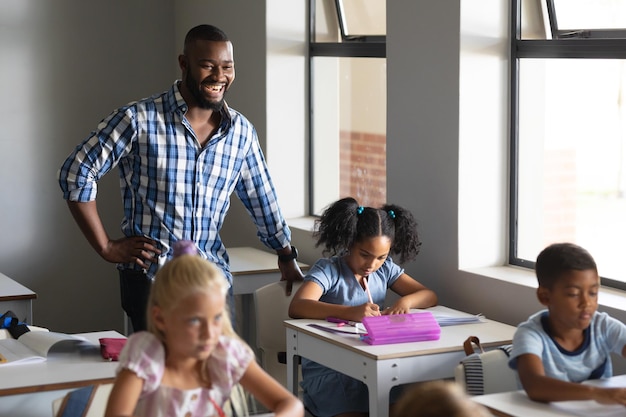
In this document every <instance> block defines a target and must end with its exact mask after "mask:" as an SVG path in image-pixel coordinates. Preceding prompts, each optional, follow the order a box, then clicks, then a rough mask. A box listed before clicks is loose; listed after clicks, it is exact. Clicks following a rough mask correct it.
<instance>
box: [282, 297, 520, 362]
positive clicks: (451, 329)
mask: <svg viewBox="0 0 626 417" xmlns="http://www.w3.org/2000/svg"><path fill="white" fill-rule="evenodd" d="M427 310H428V311H433V312H438V313H441V314H445V315H457V316H461V317H462V316H464V315H465V316H467V315H468V314H467V313H463V312H460V311H458V310H453V309H451V308H448V307H443V306H435V307H432V308H429V309H427ZM416 311H419V310H416ZM311 323H313V324H321V325H324V326H328V327H331V328H337V327H336V325H335V324H333V323H328V322H326V321H324V320H309V319H295V320H286V321H285V327H287V328H291V329H294V330H297V331H300V332H304V333H306V334H309V335H312V336H314V337H318V338H320V339H324V340H326V341H327V342H328V343H331V344H333V345H337V346H340V347H343V348H345V349H349V350H352V351H354V352H356V353H358V354H360V355H363V356H365V357H369V358H371V359H374V360H384V359H396V358H402V357H409V356H417V355H431V354H437V353H446V352H458V351H462V350H463V342H464V341H465V340H466V339H467V338H468V337H469V336H477V337H478V338H479V339H480V344H481V345H482V346H483V347H484V348H490V347H495V346H500V345H505V344H509V343H511V341H512V340H513V334H514V333H515V329H516V328H515V327H514V326H510V325H508V324H504V323H500V322H497V321H493V320H488V319H486V320H485V321H484V322H482V323H474V324H461V325H454V326H443V327H441V337H440V338H439V340H427V341H421V342H410V343H391V344H386V345H369V344H367V343H365V342H363V341H361V340H360V339H359V335H357V334H356V333H355V335H354V336H353V335H350V334H343V333H342V334H336V333H330V332H326V331H323V330H318V329H316V328H313V327H310V326H308V325H309V324H311ZM338 329H340V330H350V329H355V328H354V327H351V326H343V327H340V328H338Z"/></svg>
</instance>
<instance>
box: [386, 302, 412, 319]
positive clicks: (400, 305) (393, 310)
mask: <svg viewBox="0 0 626 417" xmlns="http://www.w3.org/2000/svg"><path fill="white" fill-rule="evenodd" d="M410 310H411V303H410V302H408V301H407V300H404V299H402V298H400V299H399V300H398V301H396V303H395V304H394V305H393V306H391V307H387V308H386V309H384V310H383V312H382V314H383V315H385V316H388V315H391V314H407V313H410V312H411V311H410Z"/></svg>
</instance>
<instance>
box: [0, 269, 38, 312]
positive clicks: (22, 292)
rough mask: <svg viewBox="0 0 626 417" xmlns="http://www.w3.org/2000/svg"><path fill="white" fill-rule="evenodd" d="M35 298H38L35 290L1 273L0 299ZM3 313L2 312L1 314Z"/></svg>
mask: <svg viewBox="0 0 626 417" xmlns="http://www.w3.org/2000/svg"><path fill="white" fill-rule="evenodd" d="M34 298H37V294H35V292H33V291H31V290H30V289H28V288H26V287H25V286H23V285H22V284H20V283H19V282H16V281H14V280H12V279H11V278H9V277H7V276H6V275H4V274H3V273H0V301H11V300H30V299H34ZM2 313H3V312H0V314H2Z"/></svg>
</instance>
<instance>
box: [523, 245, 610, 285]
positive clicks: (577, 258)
mask: <svg viewBox="0 0 626 417" xmlns="http://www.w3.org/2000/svg"><path fill="white" fill-rule="evenodd" d="M589 269H592V270H594V271H596V273H597V272H598V267H597V266H596V262H595V261H594V260H593V257H592V256H591V254H589V252H587V250H585V249H583V248H581V247H580V246H578V245H575V244H573V243H554V244H552V245H550V246H548V247H546V248H545V249H544V250H542V251H541V253H539V255H538V256H537V262H536V263H535V273H536V275H537V281H538V282H539V286H541V287H546V288H551V287H552V286H553V285H554V284H555V283H556V282H557V280H559V278H561V276H562V275H563V274H565V273H567V272H569V271H586V270H589Z"/></svg>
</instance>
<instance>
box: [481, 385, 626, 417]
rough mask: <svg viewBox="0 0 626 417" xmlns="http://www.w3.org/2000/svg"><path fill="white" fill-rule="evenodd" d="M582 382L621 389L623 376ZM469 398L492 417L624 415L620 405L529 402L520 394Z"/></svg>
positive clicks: (577, 402)
mask: <svg viewBox="0 0 626 417" xmlns="http://www.w3.org/2000/svg"><path fill="white" fill-rule="evenodd" d="M585 383H588V384H590V385H598V386H606V387H625V386H626V375H619V376H614V377H613V378H609V379H597V380H593V381H586V382H585ZM472 399H473V400H474V401H476V402H477V403H480V404H482V405H484V406H485V407H487V408H488V409H489V410H490V411H491V412H492V413H493V414H494V415H495V416H500V417H528V416H532V417H565V416H568V417H572V416H583V417H588V416H594V417H618V416H624V415H625V411H624V406H622V405H604V404H599V403H597V402H595V401H559V402H553V403H540V402H536V401H532V400H531V399H530V398H528V396H527V395H526V393H525V392H524V391H513V392H500V393H497V394H487V395H478V396H475V397H472Z"/></svg>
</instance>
